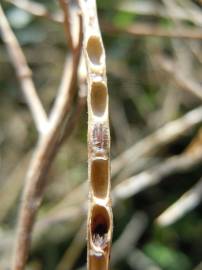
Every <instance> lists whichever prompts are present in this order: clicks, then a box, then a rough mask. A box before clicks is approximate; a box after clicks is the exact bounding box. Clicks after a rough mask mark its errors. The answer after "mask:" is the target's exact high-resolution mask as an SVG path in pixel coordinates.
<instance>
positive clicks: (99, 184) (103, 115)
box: [80, 0, 112, 270]
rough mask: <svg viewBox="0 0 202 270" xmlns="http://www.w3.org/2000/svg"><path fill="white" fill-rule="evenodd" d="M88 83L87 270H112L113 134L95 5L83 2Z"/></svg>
mask: <svg viewBox="0 0 202 270" xmlns="http://www.w3.org/2000/svg"><path fill="white" fill-rule="evenodd" d="M80 5H81V10H82V17H83V31H84V44H83V51H84V57H85V60H86V66H87V81H88V168H89V170H88V176H89V186H90V190H89V195H90V196H89V211H88V224H87V231H88V232H87V234H88V242H87V246H88V251H87V252H88V255H87V256H88V269H89V270H93V269H102V270H107V269H108V268H109V256H110V249H111V239H112V210H111V201H110V159H109V151H110V132H109V115H108V90H107V80H106V64H105V51H104V46H103V42H102V37H101V33H100V29H99V25H98V19H97V11H96V1H95V0H87V1H83V0H81V1H80Z"/></svg>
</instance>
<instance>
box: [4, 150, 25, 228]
mask: <svg viewBox="0 0 202 270" xmlns="http://www.w3.org/2000/svg"><path fill="white" fill-rule="evenodd" d="M29 158H30V153H28V154H26V155H25V156H24V157H23V158H22V159H21V160H20V161H19V164H17V166H16V168H15V169H14V170H13V171H12V172H11V174H10V175H9V176H8V178H7V179H6V180H5V184H4V185H3V186H2V187H1V190H0V198H1V204H0V223H1V221H2V220H4V219H5V217H6V216H7V214H8V212H9V210H10V209H11V207H12V206H13V205H14V203H15V202H16V200H17V197H18V196H19V194H20V190H21V188H22V186H23V179H24V176H25V174H26V172H25V168H26V167H27V165H28V162H29ZM11 187H12V188H11Z"/></svg>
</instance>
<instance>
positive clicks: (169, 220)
mask: <svg viewBox="0 0 202 270" xmlns="http://www.w3.org/2000/svg"><path fill="white" fill-rule="evenodd" d="M201 200H202V179H200V180H199V182H198V183H197V184H196V185H194V187H192V188H191V189H190V190H188V191H187V192H186V193H185V194H183V195H182V196H181V197H180V198H179V199H178V200H177V201H176V202H175V203H174V204H172V205H171V206H170V207H169V208H168V209H166V210H165V211H164V212H163V213H162V214H161V215H160V216H159V217H158V218H157V220H156V221H157V223H158V224H159V225H161V226H168V225H171V224H173V223H174V222H176V221H177V220H179V219H180V218H181V217H183V216H184V215H185V214H186V213H188V212H189V211H191V210H193V209H194V208H195V207H196V206H198V205H199V203H200V202H201Z"/></svg>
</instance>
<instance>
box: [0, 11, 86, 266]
mask: <svg viewBox="0 0 202 270" xmlns="http://www.w3.org/2000/svg"><path fill="white" fill-rule="evenodd" d="M0 15H1V16H0V23H1V29H2V32H3V36H4V40H5V42H6V44H7V46H8V49H9V52H10V54H11V56H12V60H13V63H14V65H15V67H16V71H17V72H18V76H19V78H20V81H21V84H22V87H24V88H23V89H24V92H25V94H26V95H27V100H28V102H29V105H30V107H31V110H32V112H33V116H34V118H35V121H36V124H37V126H38V127H39V130H40V131H41V130H43V133H42V135H41V136H40V138H39V142H38V145H37V148H36V151H35V153H34V155H33V158H32V161H31V164H30V167H29V170H28V174H27V177H26V184H25V189H24V192H23V199H22V205H21V210H20V216H19V223H18V231H17V239H16V246H15V252H14V258H13V268H12V269H13V270H22V269H24V267H25V264H26V260H27V256H28V252H29V245H30V238H31V231H32V227H33V224H34V220H35V216H36V212H37V209H38V207H39V205H40V203H41V200H42V195H43V190H44V187H45V183H46V181H45V180H46V177H45V176H46V174H47V172H48V169H49V167H50V165H51V163H52V161H53V159H54V156H55V154H56V151H57V148H58V145H59V144H58V139H59V134H60V129H61V127H62V126H63V122H64V120H65V118H66V115H67V113H68V112H69V111H70V109H71V104H72V100H73V97H74V94H75V87H76V77H77V69H78V64H79V58H80V47H81V40H82V39H81V36H82V35H81V20H80V24H79V27H78V29H80V34H79V40H78V43H77V44H76V46H75V47H74V49H73V55H72V57H70V58H68V60H67V61H66V65H65V68H64V76H63V79H62V83H61V87H60V90H59V93H58V96H57V99H56V102H55V104H54V106H53V109H52V112H51V115H50V118H49V119H50V120H49V121H48V123H47V121H46V122H45V120H44V118H45V116H44V113H43V108H42V106H41V104H40V101H39V99H38V97H37V95H36V92H35V88H34V86H33V83H32V81H31V77H30V72H29V69H28V67H27V64H26V60H25V57H24V55H23V53H22V51H21V49H20V46H19V44H18V42H17V40H16V38H15V36H14V34H13V33H12V31H11V29H10V27H9V24H8V22H7V20H6V17H5V16H4V13H3V10H2V9H0ZM68 27H69V26H68ZM30 87H31V90H30ZM27 89H28V90H29V91H27ZM36 105H37V106H36ZM44 122H45V123H44ZM44 129H45V130H44Z"/></svg>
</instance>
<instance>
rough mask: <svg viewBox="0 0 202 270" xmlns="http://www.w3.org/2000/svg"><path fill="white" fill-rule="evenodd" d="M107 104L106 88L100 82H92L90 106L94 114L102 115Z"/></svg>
mask: <svg viewBox="0 0 202 270" xmlns="http://www.w3.org/2000/svg"><path fill="white" fill-rule="evenodd" d="M106 105H107V88H106V85H105V84H104V83H102V82H93V84H92V87H91V107H92V111H93V113H94V114H95V115H96V116H102V115H103V114H104V112H105V109H106Z"/></svg>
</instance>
